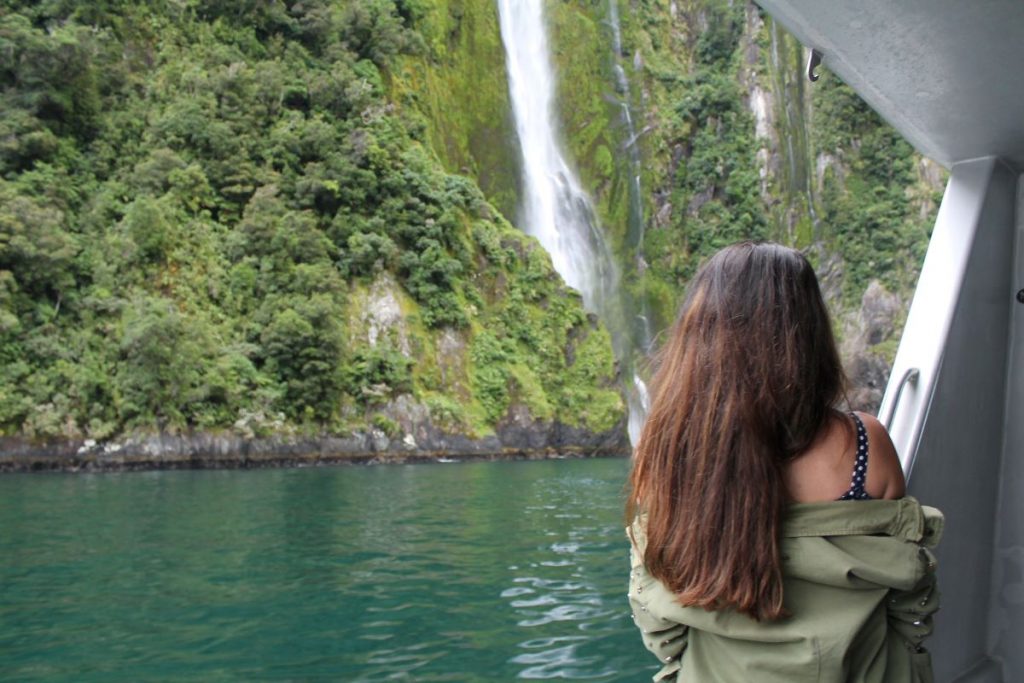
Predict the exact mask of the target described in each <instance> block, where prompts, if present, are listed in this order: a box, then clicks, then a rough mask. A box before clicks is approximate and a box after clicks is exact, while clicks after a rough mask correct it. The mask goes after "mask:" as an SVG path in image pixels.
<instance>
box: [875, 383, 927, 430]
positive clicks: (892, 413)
mask: <svg viewBox="0 0 1024 683" xmlns="http://www.w3.org/2000/svg"><path fill="white" fill-rule="evenodd" d="M920 376H921V370H920V369H918V368H907V371H906V372H904V373H903V376H902V377H900V381H899V384H897V385H896V395H895V396H893V397H892V403H890V404H889V410H888V411H887V412H886V414H885V418H884V419H883V420H882V424H883V425H885V430H886V431H890V430H891V429H892V421H893V418H895V417H896V408H897V407H899V404H900V397H901V396H903V388H904V387H905V386H907V385H908V384H910V383H911V382H916V381H917V378H918V377H920Z"/></svg>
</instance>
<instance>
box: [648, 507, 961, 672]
mask: <svg viewBox="0 0 1024 683" xmlns="http://www.w3.org/2000/svg"><path fill="white" fill-rule="evenodd" d="M942 523H943V519H942V514H941V513H940V512H939V511H938V510H936V509H934V508H929V507H924V506H922V505H921V504H919V503H918V502H917V501H916V500H914V499H913V498H910V497H907V498H902V499H900V500H867V501H865V500H856V501H837V502H828V503H800V504H795V505H791V506H789V509H788V511H787V514H786V519H785V523H784V527H783V534H782V536H783V538H782V547H781V550H782V557H783V576H784V599H785V605H786V608H787V609H788V610H789V612H790V613H791V615H792V616H790V617H788V618H785V619H782V620H780V621H776V622H760V623H759V622H757V621H754V620H753V619H751V618H750V617H747V616H745V615H743V614H740V613H738V612H735V611H733V610H718V611H708V610H705V609H702V608H699V607H684V606H682V605H680V604H679V603H678V602H677V601H676V600H675V596H674V595H673V594H672V593H671V592H670V591H668V590H667V589H666V588H665V586H664V585H662V583H661V582H660V581H658V580H657V579H655V578H654V577H652V576H651V575H650V574H648V573H647V571H646V570H645V569H644V566H643V548H644V546H645V544H646V538H645V535H644V528H643V527H644V524H643V520H642V518H641V519H639V520H638V521H637V522H635V523H634V524H633V526H632V532H633V533H632V539H633V540H634V544H633V548H632V551H631V553H630V557H631V560H632V571H631V573H630V587H629V601H630V604H631V606H632V608H633V618H634V620H635V621H636V625H637V626H638V627H639V628H640V630H641V631H642V632H643V640H644V645H645V646H646V647H647V649H648V650H650V651H651V652H652V653H654V655H655V656H657V658H658V661H660V662H661V663H662V665H663V666H662V668H661V671H659V672H658V673H657V674H656V675H655V676H654V680H655V681H678V682H679V683H776V682H777V683H803V682H804V681H807V682H810V681H814V682H816V683H819V682H820V683H846V682H856V683H931V681H932V668H931V656H930V655H929V654H928V652H927V651H925V650H924V648H922V647H921V641H922V640H924V639H925V637H927V636H928V635H930V634H931V631H932V614H933V613H934V612H935V611H936V610H937V609H938V605H939V592H938V590H937V589H936V586H935V556H934V555H932V553H931V551H930V550H929V548H932V547H934V546H935V544H936V543H938V540H939V537H940V536H941V534H942Z"/></svg>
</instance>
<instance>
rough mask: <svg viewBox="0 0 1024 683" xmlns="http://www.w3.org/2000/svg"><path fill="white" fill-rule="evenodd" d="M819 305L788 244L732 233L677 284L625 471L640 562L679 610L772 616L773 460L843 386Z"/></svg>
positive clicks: (779, 463)
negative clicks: (686, 281)
mask: <svg viewBox="0 0 1024 683" xmlns="http://www.w3.org/2000/svg"><path fill="white" fill-rule="evenodd" d="M844 382H845V379H844V375H843V370H842V366H841V365H840V362H839V355H838V353H837V352H836V345H835V340H834V338H833V335H832V326H831V323H830V321H829V316H828V310H827V309H826V307H825V302H824V301H823V299H822V296H821V291H820V289H819V288H818V280H817V278H816V277H815V275H814V270H813V269H812V268H811V265H810V263H808V261H807V259H806V258H804V256H803V254H801V253H800V252H798V251H796V250H793V249H789V248H787V247H783V246H780V245H778V244H771V243H755V242H743V243H740V244H735V245H732V246H730V247H726V248H725V249H723V250H721V251H719V252H718V253H717V254H715V255H714V256H713V257H712V258H711V259H710V260H709V261H708V262H707V263H706V264H705V265H704V266H703V267H701V269H700V270H699V271H698V272H697V275H696V276H695V277H694V279H693V280H692V281H691V283H690V286H689V289H688V292H687V296H686V299H685V301H684V303H683V306H682V308H681V310H680V313H679V318H678V320H677V321H676V323H675V326H674V328H673V330H672V334H671V337H670V338H669V340H668V342H667V343H666V345H665V346H664V348H663V349H662V350H661V352H660V354H659V358H658V366H657V370H656V372H655V374H654V378H653V380H652V397H653V398H652V402H651V410H650V413H649V414H648V417H647V422H646V423H645V424H644V428H643V431H642V432H641V434H640V439H639V443H638V444H637V447H636V451H635V458H634V462H633V469H632V472H631V474H630V479H629V488H630V495H629V498H628V500H629V502H628V504H627V509H626V514H627V518H628V519H629V520H632V519H634V517H635V515H636V514H638V513H644V514H646V517H647V520H646V536H647V546H646V549H645V551H644V564H645V566H646V567H647V570H648V571H649V572H650V573H651V574H652V575H653V576H655V577H657V578H659V579H660V580H661V581H662V582H663V583H664V584H665V585H666V586H668V587H669V589H671V590H672V591H673V592H675V593H676V594H677V596H678V599H679V601H680V602H681V603H682V604H684V605H696V606H701V607H704V608H706V609H721V608H727V607H731V608H734V609H736V610H738V611H740V612H743V613H745V614H748V615H750V616H751V617H753V618H755V619H758V620H761V619H778V618H780V617H782V616H784V615H785V610H784V608H783V595H782V572H781V563H780V557H779V534H780V529H781V520H782V514H783V509H784V506H785V504H786V499H787V494H786V489H785V484H784V481H783V464H784V463H785V462H786V461H787V460H789V459H791V458H793V457H794V456H796V455H798V454H799V453H801V452H802V451H804V450H806V449H807V448H808V447H809V446H810V444H811V442H812V441H813V440H814V438H815V436H816V435H817V434H818V433H819V431H820V430H821V429H822V427H823V426H824V425H825V423H826V422H827V421H828V419H829V416H830V415H831V414H833V413H834V412H835V407H834V406H835V404H836V403H837V401H838V400H839V399H840V397H841V396H842V395H843V392H844Z"/></svg>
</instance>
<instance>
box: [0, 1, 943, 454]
mask: <svg viewBox="0 0 1024 683" xmlns="http://www.w3.org/2000/svg"><path fill="white" fill-rule="evenodd" d="M0 3H2V4H0V114H2V115H0V434H23V435H27V436H31V437H36V438H52V437H58V438H60V437H63V438H77V437H90V438H96V439H104V438H109V437H113V436H117V435H118V434H121V433H124V432H126V431H131V430H156V429H163V430H172V431H174V430H188V429H205V430H216V429H232V428H234V429H239V430H241V431H242V432H243V433H261V434H264V433H272V432H277V431H295V430H304V431H308V432H316V431H322V430H329V431H334V432H336V433H344V432H347V431H351V430H356V429H366V428H368V427H370V426H372V427H374V428H376V429H379V430H381V431H383V432H385V433H387V434H389V435H391V436H400V435H399V434H398V432H399V431H400V425H398V424H397V423H396V422H395V420H394V419H393V416H390V417H389V416H388V415H390V413H389V414H388V415H386V414H385V412H386V411H385V409H386V407H387V406H388V405H389V404H391V403H392V402H393V401H395V399H396V398H397V397H399V396H411V397H412V398H413V399H414V400H415V401H416V402H418V403H419V404H421V405H422V406H424V407H425V409H426V410H427V411H428V412H429V414H430V416H431V418H432V420H433V421H434V423H435V424H436V425H438V426H441V427H442V428H445V429H450V430H452V431H458V432H463V433H467V434H475V435H483V434H487V433H490V432H492V431H493V430H494V429H495V427H496V425H497V423H498V422H499V421H501V420H502V419H504V418H505V417H506V416H507V415H508V414H509V411H510V409H511V408H513V407H514V406H517V405H518V406H525V407H526V408H527V409H528V410H529V411H530V413H531V415H532V416H534V417H535V418H538V419H544V420H560V421H562V422H565V423H568V424H573V425H580V426H585V427H589V428H591V429H596V430H601V429H607V428H610V427H612V426H614V425H615V424H616V423H617V422H618V421H619V420H620V419H621V417H622V413H623V403H622V399H621V397H620V395H619V392H618V390H617V389H616V382H615V375H616V372H617V370H616V364H615V361H614V358H613V357H612V351H611V345H610V341H609V335H608V332H607V330H605V329H604V328H603V327H602V326H601V325H600V323H598V322H597V321H595V320H593V319H591V318H590V317H588V316H587V315H586V314H585V313H584V311H583V309H582V305H581V302H580V299H579V297H578V296H577V295H576V294H575V293H573V292H571V291H569V290H568V289H566V288H565V286H564V284H563V283H562V282H561V280H560V279H559V278H558V277H557V275H555V273H554V272H553V270H552V268H551V263H550V260H549V259H548V257H547V256H546V254H544V252H543V251H542V250H541V249H540V247H539V246H538V245H537V244H536V243H535V242H534V241H533V240H531V239H528V238H526V237H524V236H523V235H522V234H520V233H519V232H518V231H516V230H515V229H514V228H513V227H512V226H511V225H510V224H509V222H508V220H507V218H506V217H511V216H514V215H515V213H516V211H517V209H518V204H517V202H518V199H517V194H518V184H519V168H518V166H519V154H518V150H517V148H516V144H517V143H516V140H515V135H514V132H513V128H512V125H511V114H510V111H509V103H508V93H507V86H506V80H505V72H504V53H503V47H502V44H501V38H500V33H499V30H498V20H497V12H496V7H495V5H494V3H493V2H490V1H489V0H488V1H484V0H342V1H341V2H338V1H336V0H309V1H305V2H301V3H299V2H273V3H267V2H253V1H252V0H243V1H241V2H225V1H224V0H183V1H182V2H175V3H128V2H121V1H120V0H118V1H117V2H102V3H81V2H71V1H70V0H52V1H48V2H44V3H30V2H24V1H21V0H0ZM675 7H676V10H677V12H676V13H675V15H673V12H670V11H669V9H668V7H667V6H666V4H665V3H664V2H660V1H658V0H636V1H635V2H632V3H629V4H628V7H627V6H626V3H620V10H621V13H622V21H623V26H622V33H623V41H624V44H623V54H622V55H621V56H620V58H621V63H622V64H623V65H624V66H626V67H627V71H628V76H629V78H630V80H631V82H632V88H631V92H632V96H633V100H634V101H633V102H632V104H633V112H634V119H635V121H636V126H637V131H638V132H639V133H640V138H639V140H640V145H641V152H642V156H643V164H642V178H641V185H642V187H643V195H644V201H645V202H646V204H645V206H644V209H645V217H646V235H645V237H644V240H643V253H644V257H645V260H646V263H647V267H646V268H643V267H638V266H637V262H636V260H635V259H634V254H633V253H632V251H631V249H632V248H633V245H627V242H628V241H629V240H630V239H634V238H635V236H634V237H630V236H629V235H627V232H628V230H629V225H628V224H629V215H628V213H629V198H628V194H629V190H628V184H629V181H630V174H631V173H632V170H631V169H630V167H629V160H628V158H627V155H626V154H625V153H624V152H623V151H622V150H623V149H624V148H623V145H624V143H625V135H626V131H625V130H624V129H623V127H622V126H621V125H620V123H619V118H618V107H617V104H616V101H615V100H616V98H617V97H619V96H620V94H618V93H616V92H615V86H614V79H613V76H612V73H611V68H612V66H613V61H614V59H615V56H614V55H613V54H612V52H611V37H610V31H609V27H608V17H607V16H606V14H605V13H606V12H607V3H605V2H603V1H602V2H591V1H590V0H587V1H584V0H559V1H558V2H553V3H548V5H547V9H548V19H549V22H550V24H551V28H552V31H551V43H552V47H553V52H554V59H555V62H556V67H557V71H558V73H559V76H560V81H559V92H558V96H559V102H560V107H561V111H560V113H561V117H562V121H563V128H564V134H565V146H566V148H567V150H568V151H569V152H570V153H571V156H572V157H573V158H574V159H575V162H576V163H577V164H578V165H579V170H580V174H581V177H582V178H583V179H584V181H585V183H586V184H587V185H588V186H589V187H590V188H592V190H593V192H594V195H595V201H596V205H597V209H598V212H599V214H600V217H601V220H602V223H603V226H604V229H605V230H606V232H607V233H608V236H609V242H610V244H611V245H612V246H613V248H614V249H615V251H616V253H617V254H618V256H619V259H620V261H621V263H620V265H621V267H622V271H623V282H624V286H626V287H628V288H629V289H630V291H631V292H632V294H633V295H634V296H637V297H640V296H643V297H646V298H647V300H648V302H649V303H650V304H651V306H650V307H651V309H652V311H653V314H654V320H653V321H652V323H653V328H654V329H655V330H658V329H663V328H664V327H665V326H666V325H667V324H668V323H669V321H671V320H672V318H673V316H674V313H675V307H676V305H677V303H678V300H679V297H680V295H681V293H682V291H683V288H684V287H685V284H686V282H687V280H688V279H689V277H690V276H691V275H692V273H693V272H694V270H695V268H696V267H697V266H698V264H699V263H700V261H701V260H702V259H703V258H705V257H706V256H707V255H708V254H710V253H712V252H713V251H715V250H716V249H718V248H719V247H721V246H722V245H724V244H727V243H730V242H732V241H735V240H737V239H742V238H770V239H776V240H779V241H782V242H786V243H790V244H793V245H796V246H798V247H800V248H802V249H805V250H806V251H807V253H809V254H810V255H811V257H812V259H814V260H816V261H817V263H818V264H819V265H821V266H823V267H826V268H827V269H828V272H829V275H830V277H831V278H832V280H831V281H832V282H833V283H835V286H834V287H832V288H831V289H830V290H829V292H830V295H831V296H832V297H833V299H834V300H833V302H832V303H833V305H834V306H836V307H838V310H839V313H840V314H841V315H844V314H847V313H849V312H851V311H853V310H854V309H855V308H856V307H857V306H858V304H859V301H860V297H861V294H862V292H863V291H864V290H865V288H866V287H867V285H868V283H869V282H870V281H871V280H873V279H878V280H880V281H881V282H882V284H883V285H884V286H885V287H886V288H888V289H889V290H890V291H893V292H896V293H897V294H899V295H901V296H905V295H906V294H907V293H908V291H909V288H910V286H911V285H912V283H913V281H914V279H915V278H916V272H915V270H914V268H908V267H907V264H908V263H909V264H918V263H920V261H921V257H922V254H923V249H924V245H925V244H926V240H927V234H928V226H929V225H930V223H931V218H930V215H931V213H933V211H934V207H935V196H934V195H935V190H934V188H932V187H931V186H929V184H928V183H927V182H926V181H925V179H924V178H923V175H924V174H922V173H921V171H920V168H921V166H920V159H919V157H917V156H916V155H915V154H914V153H913V151H912V150H911V148H910V147H909V145H907V143H906V142H904V141H903V140H902V139H901V138H900V137H899V136H898V135H897V134H896V133H895V132H893V131H892V130H891V129H890V128H888V127H887V126H886V125H885V124H884V123H883V122H881V121H880V120H879V119H878V117H877V116H876V115H875V114H874V113H873V112H871V111H870V110H869V109H868V108H867V107H866V106H865V105H864V104H863V103H862V102H861V101H860V100H859V99H858V98H857V97H856V96H855V95H854V94H853V93H852V92H851V91H850V90H849V89H848V88H846V87H845V86H843V85H841V84H840V83H839V82H838V81H837V80H836V79H835V78H834V77H833V76H831V75H830V74H828V73H824V74H823V77H822V79H821V80H820V81H819V82H818V83H816V84H814V85H813V86H808V85H807V84H806V83H804V82H803V80H802V79H801V77H800V68H801V65H800V60H801V48H800V46H799V45H798V44H797V43H796V42H795V41H794V40H793V39H792V38H789V37H788V36H786V35H785V33H784V32H783V31H782V30H781V29H779V28H778V27H776V26H775V25H774V24H773V23H772V22H771V20H770V19H768V18H766V17H764V16H763V15H761V14H760V13H759V11H758V10H757V9H756V8H755V7H754V6H753V5H750V4H744V3H734V2H728V1H727V0H689V1H683V2H680V3H676V4H675ZM755 100H756V101H755ZM758 107H761V109H758ZM755 113H756V114H755ZM766 136H767V137H766ZM886 343H888V342H886V341H884V340H883V342H882V344H881V345H879V347H878V348H879V349H883V347H884V348H885V349H886V353H888V347H887V346H884V345H885V344H886ZM890 346H891V344H890Z"/></svg>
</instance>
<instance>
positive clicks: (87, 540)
mask: <svg viewBox="0 0 1024 683" xmlns="http://www.w3.org/2000/svg"><path fill="white" fill-rule="evenodd" d="M626 468H627V463H626V462H625V461H616V460H592V461H588V460H572V459H567V460H564V461H558V462H523V463H460V464H457V465H455V464H453V465H452V466H450V467H430V466H407V467H386V468H385V467H381V468H319V469H316V468H311V469H303V470H265V471H253V472H239V471H235V472H209V471H207V472H157V473H137V474H114V475H104V476H94V475H79V476H66V475H38V476H35V475H33V476H21V475H12V476H9V477H0V529H3V533H2V534H0V586H3V590H2V591H0V623H2V624H3V628H2V629H0V680H17V681H27V682H30V683H34V682H41V681H47V682H51V681H53V682H57V683H60V682H63V681H68V682H71V681H74V682H75V683H78V682H81V683H93V682H99V681H110V680H159V681H190V680H217V681H252V680H267V679H275V680H291V681H300V680H301V681H352V682H355V683H364V682H374V681H394V680H399V681H416V682H417V683H449V682H451V683H456V682H457V683H491V682H493V681H511V680H514V679H516V678H523V679H562V680H579V681H584V680H593V679H599V680H601V681H609V682H614V683H620V682H621V683H626V682H638V681H641V680H645V679H647V678H648V677H649V676H650V673H651V669H652V667H651V666H650V665H649V664H648V661H647V657H648V655H647V654H646V652H645V651H644V650H643V647H642V645H641V644H640V641H639V638H638V637H637V636H636V634H635V633H634V632H633V626H632V623H631V622H630V620H629V618H628V612H627V607H626V602H625V599H624V597H623V596H624V593H625V580H626V577H625V571H626V566H627V559H626V547H625V539H624V536H623V534H622V530H621V524H620V522H619V519H620V517H621V496H620V492H621V490H622V481H623V479H624V477H625V473H626ZM652 664H653V662H652Z"/></svg>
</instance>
